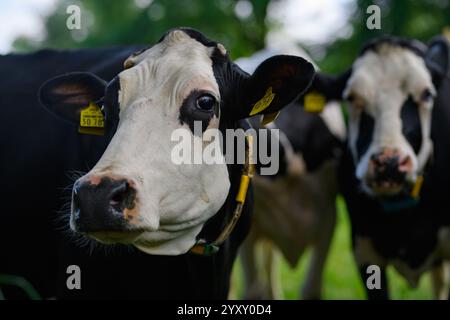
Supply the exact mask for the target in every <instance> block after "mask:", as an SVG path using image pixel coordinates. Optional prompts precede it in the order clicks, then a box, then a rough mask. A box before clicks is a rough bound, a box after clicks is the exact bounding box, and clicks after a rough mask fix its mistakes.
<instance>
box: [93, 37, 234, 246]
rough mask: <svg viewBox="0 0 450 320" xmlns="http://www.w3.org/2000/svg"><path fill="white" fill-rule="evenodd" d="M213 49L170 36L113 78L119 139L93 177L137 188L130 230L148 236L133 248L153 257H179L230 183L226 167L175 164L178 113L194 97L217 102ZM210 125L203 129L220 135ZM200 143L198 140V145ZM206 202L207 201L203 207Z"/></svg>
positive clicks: (116, 137) (215, 124) (216, 207)
mask: <svg viewBox="0 0 450 320" xmlns="http://www.w3.org/2000/svg"><path fill="white" fill-rule="evenodd" d="M212 50H213V48H208V47H206V46H204V45H203V44H201V43H200V42H198V41H196V40H194V39H192V38H190V37H189V36H188V35H187V34H185V33H184V32H183V31H179V30H178V31H173V32H171V33H170V34H168V35H167V36H166V37H165V38H164V39H163V41H161V42H160V43H158V44H156V45H155V46H153V47H152V48H150V49H148V50H146V51H144V52H142V53H141V54H139V55H137V56H135V57H132V58H131V59H132V64H133V65H134V66H133V67H131V68H129V69H127V70H125V71H123V72H122V73H120V74H119V79H120V92H119V106H120V121H119V125H118V129H117V132H116V133H115V135H114V137H113V139H112V141H111V143H110V144H109V146H108V148H107V150H106V151H105V153H104V155H103V156H102V158H101V159H100V161H99V162H98V163H97V165H96V166H95V167H94V168H93V170H92V171H91V173H94V174H95V173H97V174H107V175H111V174H112V175H120V176H125V177H127V178H129V179H133V180H134V181H135V182H136V189H137V211H138V212H139V221H140V223H138V224H137V225H136V227H139V228H143V229H146V230H148V232H146V233H144V234H143V235H142V236H140V237H139V238H138V240H137V241H136V242H135V245H136V246H137V247H138V248H139V249H141V250H143V251H145V252H147V253H151V254H171V255H172V254H173V255H175V254H181V253H184V252H186V251H187V250H189V248H191V247H192V246H193V245H194V242H195V237H196V236H197V234H198V233H199V232H200V230H201V228H202V226H203V223H204V222H205V221H206V220H208V219H209V218H210V217H211V216H213V215H214V214H215V213H217V212H218V211H219V209H220V208H221V206H222V205H223V203H224V202H225V199H226V197H227V195H228V191H229V187H230V181H229V177H228V171H227V167H226V165H225V164H213V165H208V164H195V165H194V164H193V165H188V164H181V165H180V164H175V163H174V162H173V161H172V159H171V151H172V149H173V147H174V146H175V144H176V142H174V141H172V140H171V136H172V133H173V132H174V130H176V129H179V128H181V127H183V128H186V130H189V127H188V125H187V124H181V122H180V119H179V116H180V107H181V106H182V104H183V101H184V99H185V98H186V97H187V96H188V95H189V94H190V93H191V92H192V91H193V90H206V91H208V92H210V93H211V94H212V95H214V96H216V98H217V99H218V101H220V92H219V88H218V84H217V81H216V80H215V77H214V73H213V69H212V60H211V58H210V56H211V53H212ZM218 123H219V121H217V119H214V118H213V119H212V121H211V122H210V126H209V127H218ZM196 138H198V137H196ZM205 199H207V200H208V201H205Z"/></svg>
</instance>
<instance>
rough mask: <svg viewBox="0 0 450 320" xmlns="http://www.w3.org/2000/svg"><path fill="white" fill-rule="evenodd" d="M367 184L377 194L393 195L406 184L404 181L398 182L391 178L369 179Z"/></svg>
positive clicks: (404, 187)
mask: <svg viewBox="0 0 450 320" xmlns="http://www.w3.org/2000/svg"><path fill="white" fill-rule="evenodd" d="M367 186H368V187H369V188H370V189H371V191H372V192H373V193H374V194H375V195H377V196H383V197H386V196H395V195H398V194H399V193H401V192H402V191H403V190H405V189H406V186H407V184H406V183H405V182H398V181H393V180H385V181H380V180H377V181H374V180H369V181H368V182H367Z"/></svg>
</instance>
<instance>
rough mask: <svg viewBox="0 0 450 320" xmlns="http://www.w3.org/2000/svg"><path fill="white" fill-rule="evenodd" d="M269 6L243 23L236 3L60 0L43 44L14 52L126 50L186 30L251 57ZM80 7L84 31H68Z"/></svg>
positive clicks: (257, 2) (19, 44)
mask: <svg viewBox="0 0 450 320" xmlns="http://www.w3.org/2000/svg"><path fill="white" fill-rule="evenodd" d="M269 1H270V0H253V1H251V2H252V5H253V12H252V14H251V15H250V16H249V17H248V18H245V19H240V18H239V17H238V16H237V15H236V14H235V10H234V9H235V5H236V2H235V1H232V0H182V1H180V0H154V1H148V2H150V4H149V5H148V6H146V7H144V8H142V7H139V6H138V5H136V3H139V2H143V1H130V0H114V1H108V0H82V1H79V2H74V1H73V0H62V1H60V2H59V4H58V7H57V9H56V11H55V12H54V13H53V14H51V15H50V16H49V17H48V18H47V20H46V22H45V25H46V29H47V37H46V39H45V40H44V41H43V42H42V43H36V42H34V41H32V40H31V39H24V38H19V39H17V40H16V42H15V43H14V46H15V49H16V50H20V51H28V50H32V49H34V48H37V47H53V48H77V47H100V46H111V45H126V44H151V43H154V42H156V41H157V40H158V39H159V38H160V37H161V36H162V35H163V34H164V33H165V32H166V31H167V30H169V29H171V28H174V27H179V26H188V27H193V28H196V29H199V30H201V31H202V32H203V33H205V34H206V35H207V36H209V37H210V38H213V39H214V40H218V41H219V42H222V43H223V44H224V45H225V47H226V48H227V49H228V50H229V51H230V52H231V55H232V57H234V58H235V57H239V56H246V55H251V54H252V53H253V52H255V51H256V50H259V49H261V48H263V47H264V37H265V34H266V32H267V27H266V25H265V17H266V10H267V5H268V3H269ZM71 4H78V5H79V6H80V7H81V21H82V23H81V26H82V28H81V30H73V31H71V30H68V29H67V27H66V19H67V18H68V16H69V15H68V14H67V13H66V8H67V6H68V5H71Z"/></svg>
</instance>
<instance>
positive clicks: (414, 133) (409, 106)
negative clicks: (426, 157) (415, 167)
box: [401, 96, 422, 154]
mask: <svg viewBox="0 0 450 320" xmlns="http://www.w3.org/2000/svg"><path fill="white" fill-rule="evenodd" d="M419 108H420V106H418V105H417V103H415V102H414V100H413V98H412V97H411V96H409V97H408V100H406V102H405V103H404V104H403V106H402V111H401V119H402V131H403V135H404V136H405V138H406V140H408V142H409V144H410V145H411V147H412V148H413V150H414V153H416V154H417V153H419V150H420V147H421V146H422V124H421V122H420V116H419Z"/></svg>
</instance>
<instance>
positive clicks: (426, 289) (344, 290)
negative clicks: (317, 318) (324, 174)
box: [231, 198, 433, 300]
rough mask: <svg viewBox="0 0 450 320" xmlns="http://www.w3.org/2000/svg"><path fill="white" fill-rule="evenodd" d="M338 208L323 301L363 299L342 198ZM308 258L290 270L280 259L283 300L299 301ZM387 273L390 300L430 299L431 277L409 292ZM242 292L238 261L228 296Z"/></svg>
mask: <svg viewBox="0 0 450 320" xmlns="http://www.w3.org/2000/svg"><path fill="white" fill-rule="evenodd" d="M337 208H338V219H337V226H336V230H335V233H334V237H333V242H332V245H331V250H330V254H329V256H328V260H327V264H326V266H325V272H324V281H323V289H322V298H323V299H333V300H336V299H346V300H353V299H365V291H364V288H363V284H362V282H361V280H360V277H359V274H358V270H357V268H356V264H355V261H354V259H353V254H352V251H351V241H350V224H349V221H348V215H347V210H346V207H345V202H344V200H343V199H342V198H338V199H337ZM308 259H309V254H308V252H307V253H306V254H305V255H304V256H303V257H302V260H301V262H300V263H299V264H298V266H297V267H296V268H295V269H291V268H290V267H289V265H288V264H287V263H286V262H285V261H284V260H283V258H281V261H279V264H280V265H279V279H280V281H281V287H282V289H283V295H284V299H299V292H300V286H301V284H302V280H303V279H304V277H305V274H306V267H307V262H308ZM387 272H388V282H389V289H390V294H391V298H392V299H399V300H404V299H432V297H433V296H432V287H431V277H430V275H429V274H428V273H427V274H425V275H424V276H422V278H421V280H420V283H419V286H418V287H417V288H416V289H412V288H410V287H409V285H408V284H407V282H406V281H405V280H404V279H403V278H402V277H401V276H400V275H398V274H397V272H396V271H395V270H394V269H393V268H391V267H390V268H388V271H387ZM242 289H243V288H242V269H241V264H240V261H239V260H238V261H236V263H235V266H234V272H233V277H232V289H231V297H232V298H240V297H242Z"/></svg>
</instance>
